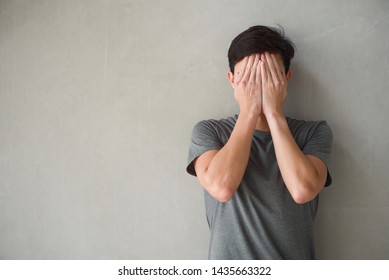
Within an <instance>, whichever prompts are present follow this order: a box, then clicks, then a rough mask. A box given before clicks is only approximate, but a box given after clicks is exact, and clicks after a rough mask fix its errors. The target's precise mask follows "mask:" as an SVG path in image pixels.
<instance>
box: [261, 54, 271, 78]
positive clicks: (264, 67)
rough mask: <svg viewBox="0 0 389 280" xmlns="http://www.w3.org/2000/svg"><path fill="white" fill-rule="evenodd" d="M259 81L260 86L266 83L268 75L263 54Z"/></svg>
mask: <svg viewBox="0 0 389 280" xmlns="http://www.w3.org/2000/svg"><path fill="white" fill-rule="evenodd" d="M261 78H262V79H261V80H262V84H263V83H266V82H268V80H269V78H270V77H269V74H268V68H267V62H266V56H265V54H261Z"/></svg>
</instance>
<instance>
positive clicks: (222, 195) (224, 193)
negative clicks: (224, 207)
mask: <svg viewBox="0 0 389 280" xmlns="http://www.w3.org/2000/svg"><path fill="white" fill-rule="evenodd" d="M233 196H234V192H232V191H229V190H221V191H219V192H218V193H217V194H215V196H214V198H216V199H217V200H218V201H220V202H228V201H230V200H231V199H232V197H233Z"/></svg>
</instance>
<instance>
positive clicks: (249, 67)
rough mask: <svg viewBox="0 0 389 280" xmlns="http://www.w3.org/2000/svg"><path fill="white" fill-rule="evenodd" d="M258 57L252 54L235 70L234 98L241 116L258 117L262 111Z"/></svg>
mask: <svg viewBox="0 0 389 280" xmlns="http://www.w3.org/2000/svg"><path fill="white" fill-rule="evenodd" d="M259 62H260V55H259V54H253V55H250V56H248V57H245V58H244V59H243V63H242V67H240V68H238V69H235V71H236V73H235V76H234V81H233V88H234V96H235V99H236V101H237V102H238V104H239V107H240V113H241V114H250V115H253V116H255V117H258V116H259V115H260V113H261V111H262V83H261V65H260V63H259Z"/></svg>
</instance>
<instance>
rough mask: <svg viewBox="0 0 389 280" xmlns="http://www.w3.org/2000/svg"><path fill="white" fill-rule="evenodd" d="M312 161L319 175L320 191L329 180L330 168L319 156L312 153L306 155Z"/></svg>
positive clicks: (318, 185) (318, 188) (318, 186)
mask: <svg viewBox="0 0 389 280" xmlns="http://www.w3.org/2000/svg"><path fill="white" fill-rule="evenodd" d="M306 157H307V158H308V160H309V161H310V163H311V164H312V165H313V166H314V168H315V170H316V175H317V185H316V186H315V188H317V190H318V192H319V191H320V190H321V189H322V188H323V187H324V186H325V184H326V181H327V175H328V170H327V166H326V165H325V163H324V162H323V161H322V160H321V159H319V158H318V157H315V156H312V155H306Z"/></svg>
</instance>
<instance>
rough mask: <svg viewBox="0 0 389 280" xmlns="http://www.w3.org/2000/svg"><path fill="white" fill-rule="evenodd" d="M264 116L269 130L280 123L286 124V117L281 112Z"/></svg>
mask: <svg viewBox="0 0 389 280" xmlns="http://www.w3.org/2000/svg"><path fill="white" fill-rule="evenodd" d="M265 116H266V120H267V123H268V125H269V128H270V130H271V129H272V128H275V127H276V126H278V125H280V124H281V123H286V117H285V115H284V113H283V112H277V111H274V112H269V113H268V114H266V115H265Z"/></svg>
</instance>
